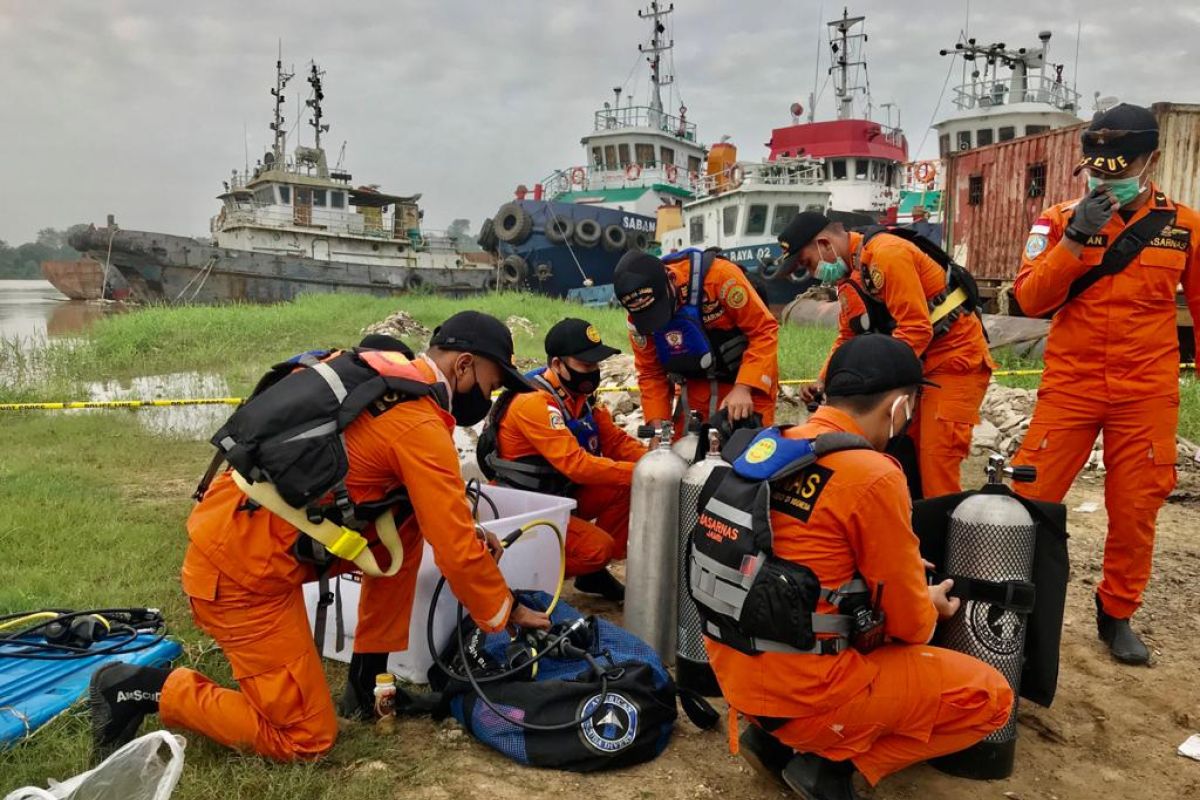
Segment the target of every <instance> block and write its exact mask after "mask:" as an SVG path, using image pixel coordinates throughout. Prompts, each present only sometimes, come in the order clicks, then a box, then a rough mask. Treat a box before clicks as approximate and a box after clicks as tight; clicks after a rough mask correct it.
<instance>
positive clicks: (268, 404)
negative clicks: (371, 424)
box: [195, 349, 449, 576]
mask: <svg viewBox="0 0 1200 800" xmlns="http://www.w3.org/2000/svg"><path fill="white" fill-rule="evenodd" d="M422 397H432V398H433V399H434V400H435V401H436V402H437V403H438V405H439V406H441V407H442V408H446V407H448V405H449V398H448V396H447V395H446V392H445V389H444V387H442V386H441V385H440V384H438V385H431V384H429V383H428V382H427V381H426V379H425V377H424V375H422V373H421V372H420V370H418V369H417V367H416V366H415V364H413V362H412V361H410V360H409V358H408V357H407V356H405V355H404V354H402V353H400V352H392V351H385V350H368V349H354V350H320V351H310V352H308V353H303V354H301V355H298V356H295V357H294V358H291V359H289V360H287V361H284V362H282V363H279V364H276V365H275V366H273V367H271V369H270V370H269V371H268V372H267V373H266V375H264V376H263V378H262V379H261V380H260V381H259V383H258V385H257V386H256V387H255V389H254V392H253V393H252V394H251V396H250V399H249V400H247V401H246V402H245V403H244V404H243V405H241V406H239V407H238V409H237V410H236V411H234V412H233V415H232V416H230V417H229V419H228V420H227V421H226V422H225V424H224V425H223V426H221V429H220V430H218V431H217V433H216V434H215V435H214V436H213V437H212V440H211V441H212V443H213V445H215V446H216V448H217V454H216V455H215V456H214V458H213V461H212V463H211V464H210V466H209V469H208V472H207V473H206V474H205V476H204V478H203V479H202V480H201V482H200V485H199V486H198V487H197V489H196V493H195V499H196V500H197V501H199V500H201V499H202V498H203V496H204V493H205V491H207V489H208V485H209V483H211V481H212V478H213V476H215V474H216V472H217V470H218V469H219V468H220V466H221V464H222V463H223V462H228V464H229V465H230V467H232V469H233V480H234V482H235V483H236V484H237V486H238V488H240V489H241V490H242V491H243V492H244V493H245V494H246V495H247V497H248V498H249V499H250V500H251V501H252V502H253V504H255V505H258V506H262V507H264V508H266V509H267V510H268V511H270V512H272V513H274V514H276V515H277V516H279V517H281V518H283V519H285V520H287V521H288V522H290V523H291V524H293V525H295V526H296V527H297V529H299V530H300V531H301V532H302V533H304V534H305V535H307V536H309V537H311V538H312V539H314V540H315V541H316V542H317V543H319V544H320V545H321V546H322V547H323V548H324V549H325V550H327V551H328V552H329V553H332V554H333V555H335V556H337V557H339V558H343V559H346V560H348V561H353V562H354V563H355V565H356V566H358V568H359V569H361V570H362V571H363V572H364V573H366V574H368V575H372V576H387V575H394V574H395V573H396V572H397V571H399V568H400V565H401V563H402V562H403V552H402V550H401V548H400V542H399V537H398V536H397V534H396V526H395V519H394V516H393V508H394V507H395V506H397V505H405V504H407V499H408V495H407V492H406V490H405V489H404V488H403V487H400V488H398V489H396V490H394V491H392V492H389V493H387V494H386V495H385V496H384V497H382V498H379V499H377V500H372V501H363V502H359V503H355V502H353V501H352V500H351V499H350V495H349V493H348V492H347V490H346V483H345V481H346V474H347V471H348V470H349V466H350V464H349V458H348V456H347V454H346V446H345V441H344V438H343V434H344V432H345V430H346V428H347V427H348V426H349V425H350V423H351V422H353V421H354V420H355V419H356V418H357V417H358V416H359V415H360V414H361V413H363V412H364V411H367V410H368V409H370V408H372V407H374V408H376V409H379V410H381V411H383V410H386V409H387V408H390V407H391V406H393V405H395V404H396V403H400V402H405V401H408V400H414V399H418V398H422ZM371 521H374V522H375V523H376V531H377V533H378V535H379V538H380V541H381V543H382V544H383V545H384V548H385V549H386V550H387V551H388V554H389V556H390V558H391V563H390V564H389V566H388V568H387V569H386V570H384V569H381V568H380V567H379V564H378V562H377V561H376V560H375V558H374V556H373V555H372V554H371V551H370V550H369V549H368V548H367V540H366V539H365V538H364V537H363V536H362V534H361V531H362V530H363V529H364V528H365V527H366V526H367V525H368V524H369V523H370V522H371ZM304 549H305V548H303V547H301V546H300V543H299V542H298V546H297V552H298V553H299V552H301V551H302V550H304ZM308 549H309V550H311V548H308ZM318 549H319V548H318ZM321 555H323V553H321Z"/></svg>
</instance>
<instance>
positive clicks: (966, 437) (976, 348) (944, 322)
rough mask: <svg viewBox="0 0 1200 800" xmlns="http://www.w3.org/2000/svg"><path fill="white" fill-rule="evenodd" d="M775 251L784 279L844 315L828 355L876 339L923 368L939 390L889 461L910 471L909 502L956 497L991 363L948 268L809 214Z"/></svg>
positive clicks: (926, 395)
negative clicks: (810, 289) (822, 292)
mask: <svg viewBox="0 0 1200 800" xmlns="http://www.w3.org/2000/svg"><path fill="white" fill-rule="evenodd" d="M779 243H780V245H781V246H782V247H783V249H784V252H785V256H784V258H783V261H782V264H781V276H786V275H788V274H789V273H790V272H792V271H794V270H795V269H796V268H797V267H800V268H803V269H805V270H807V271H808V272H809V273H810V274H812V275H814V276H815V277H816V278H818V279H819V280H820V281H822V282H823V283H826V284H833V285H835V286H836V287H837V293H838V300H839V301H840V302H841V306H842V307H841V313H840V315H839V317H838V336H837V340H836V341H835V342H834V343H833V351H836V350H837V348H838V347H840V346H841V345H842V344H843V343H845V342H846V341H848V340H850V339H851V338H853V337H854V336H857V335H860V334H868V333H872V334H883V335H885V336H891V337H892V338H894V339H897V340H899V341H901V342H904V343H905V344H906V345H908V346H909V348H911V349H912V351H913V353H915V354H916V355H917V357H918V358H920V359H921V361H922V362H923V363H924V369H925V375H926V376H927V377H928V378H929V379H930V380H931V381H936V383H937V387H936V388H935V387H925V389H924V390H923V391H922V392H921V393H920V396H919V398H918V404H917V412H916V415H915V416H914V418H913V423H912V426H911V427H910V428H909V431H908V434H907V440H908V441H898V442H895V443H893V447H894V450H889V452H895V454H896V455H897V457H898V458H900V459H901V460H902V461H905V462H908V463H906V464H905V466H906V471H907V472H908V474H909V485H910V488H911V489H912V490H913V496H914V497H937V496H940V495H945V494H955V493H957V492H960V491H962V479H961V476H960V466H961V464H962V462H963V459H965V458H966V457H967V455H968V454H969V452H970V449H971V433H972V431H973V430H974V428H975V426H976V425H978V424H979V406H980V405H981V404H982V403H983V396H984V394H985V393H986V392H987V386H988V381H989V380H990V379H991V375H992V369H993V367H994V366H995V364H994V363H993V362H992V358H991V354H990V353H989V352H988V345H987V340H986V339H985V338H984V332H983V323H982V322H980V320H979V317H978V316H976V315H975V314H973V313H969V310H968V309H965V308H964V307H963V301H964V299H965V297H964V295H963V293H961V292H952V291H950V290H949V287H948V284H947V279H946V270H945V268H944V267H942V266H941V265H940V264H938V263H937V262H936V261H934V260H933V259H932V258H930V257H929V256H928V255H926V254H925V253H924V252H922V251H921V249H920V248H919V247H917V245H915V244H913V243H912V242H910V241H908V240H906V239H903V238H901V237H899V236H896V235H892V234H890V233H888V231H887V230H885V229H875V230H874V231H868V232H867V233H866V234H865V235H864V234H863V233H856V232H848V231H846V229H845V228H843V227H842V225H841V223H837V222H830V221H829V219H827V218H826V217H825V215H824V214H820V213H817V212H812V211H805V212H803V213H801V214H797V215H796V218H795V219H794V220H792V222H791V224H789V225H788V227H787V228H786V229H784V231H783V233H782V234H780V235H779ZM823 388H824V387H823V384H822V383H821V382H817V383H815V384H810V385H808V386H805V387H803V388H802V389H801V398H802V399H803V400H804V401H805V402H806V403H808V402H812V401H814V400H815V399H817V398H818V397H819V396H820V394H821V392H822V391H823ZM914 449H915V454H914V453H913V452H912V451H913V450H914ZM914 460H915V464H913V463H912V462H913V461H914ZM914 467H915V469H914Z"/></svg>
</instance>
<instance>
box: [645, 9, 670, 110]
mask: <svg viewBox="0 0 1200 800" xmlns="http://www.w3.org/2000/svg"><path fill="white" fill-rule="evenodd" d="M674 10H675V4H674V3H671V4H670V5H668V6H667V7H666V8H665V9H664V8H663V7H662V5H661V4H660V3H659V2H658V0H650V7H649V8H648V9H646V10H644V11H639V12H638V17H639V18H640V19H648V20H650V43H649V44H639V45H638V52H639V53H642V54H644V55H645V56H646V61H648V62H649V63H650V115H649V116H650V119H649V120H648V123H649V126H650V127H651V128H661V127H662V115H663V100H662V87H664V86H670V85H671V84H672V83H674V82H675V76H673V75H663V74H662V54H663V53H665V52H667V51H669V50H670V49H671V48H672V47H674V46H675V40H674V39H671V40H670V41H667V40H665V39H664V38H663V34H664V33H666V31H667V26H666V25H664V24H663V20H664V19H666V18H667V15H668V14H670V13H671V12H672V11H674Z"/></svg>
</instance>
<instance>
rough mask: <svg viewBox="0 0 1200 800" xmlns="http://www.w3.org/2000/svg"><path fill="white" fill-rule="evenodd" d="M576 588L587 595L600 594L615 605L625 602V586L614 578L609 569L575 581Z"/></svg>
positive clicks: (582, 576) (590, 573)
mask: <svg viewBox="0 0 1200 800" xmlns="http://www.w3.org/2000/svg"><path fill="white" fill-rule="evenodd" d="M575 588H576V590H578V591H580V592H583V593H585V594H598V595H600V596H601V597H603V598H604V599H605V600H612V601H613V602H614V603H622V602H624V601H625V585H624V584H622V583H621V582H620V581H619V580H617V579H616V578H614V577H613V574H612V573H611V572H609V571H608V570H607V569H601V570H597V571H596V572H589V573H588V574H586V575H580V576H579V577H577V578H576V579H575Z"/></svg>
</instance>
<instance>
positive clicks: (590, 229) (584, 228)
mask: <svg viewBox="0 0 1200 800" xmlns="http://www.w3.org/2000/svg"><path fill="white" fill-rule="evenodd" d="M601 233H602V231H601V229H600V223H599V222H596V220H594V219H581V220H579V221H578V222H576V223H575V243H576V244H577V245H579V246H580V247H595V246H596V245H598V244H599V243H600V236H601Z"/></svg>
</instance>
